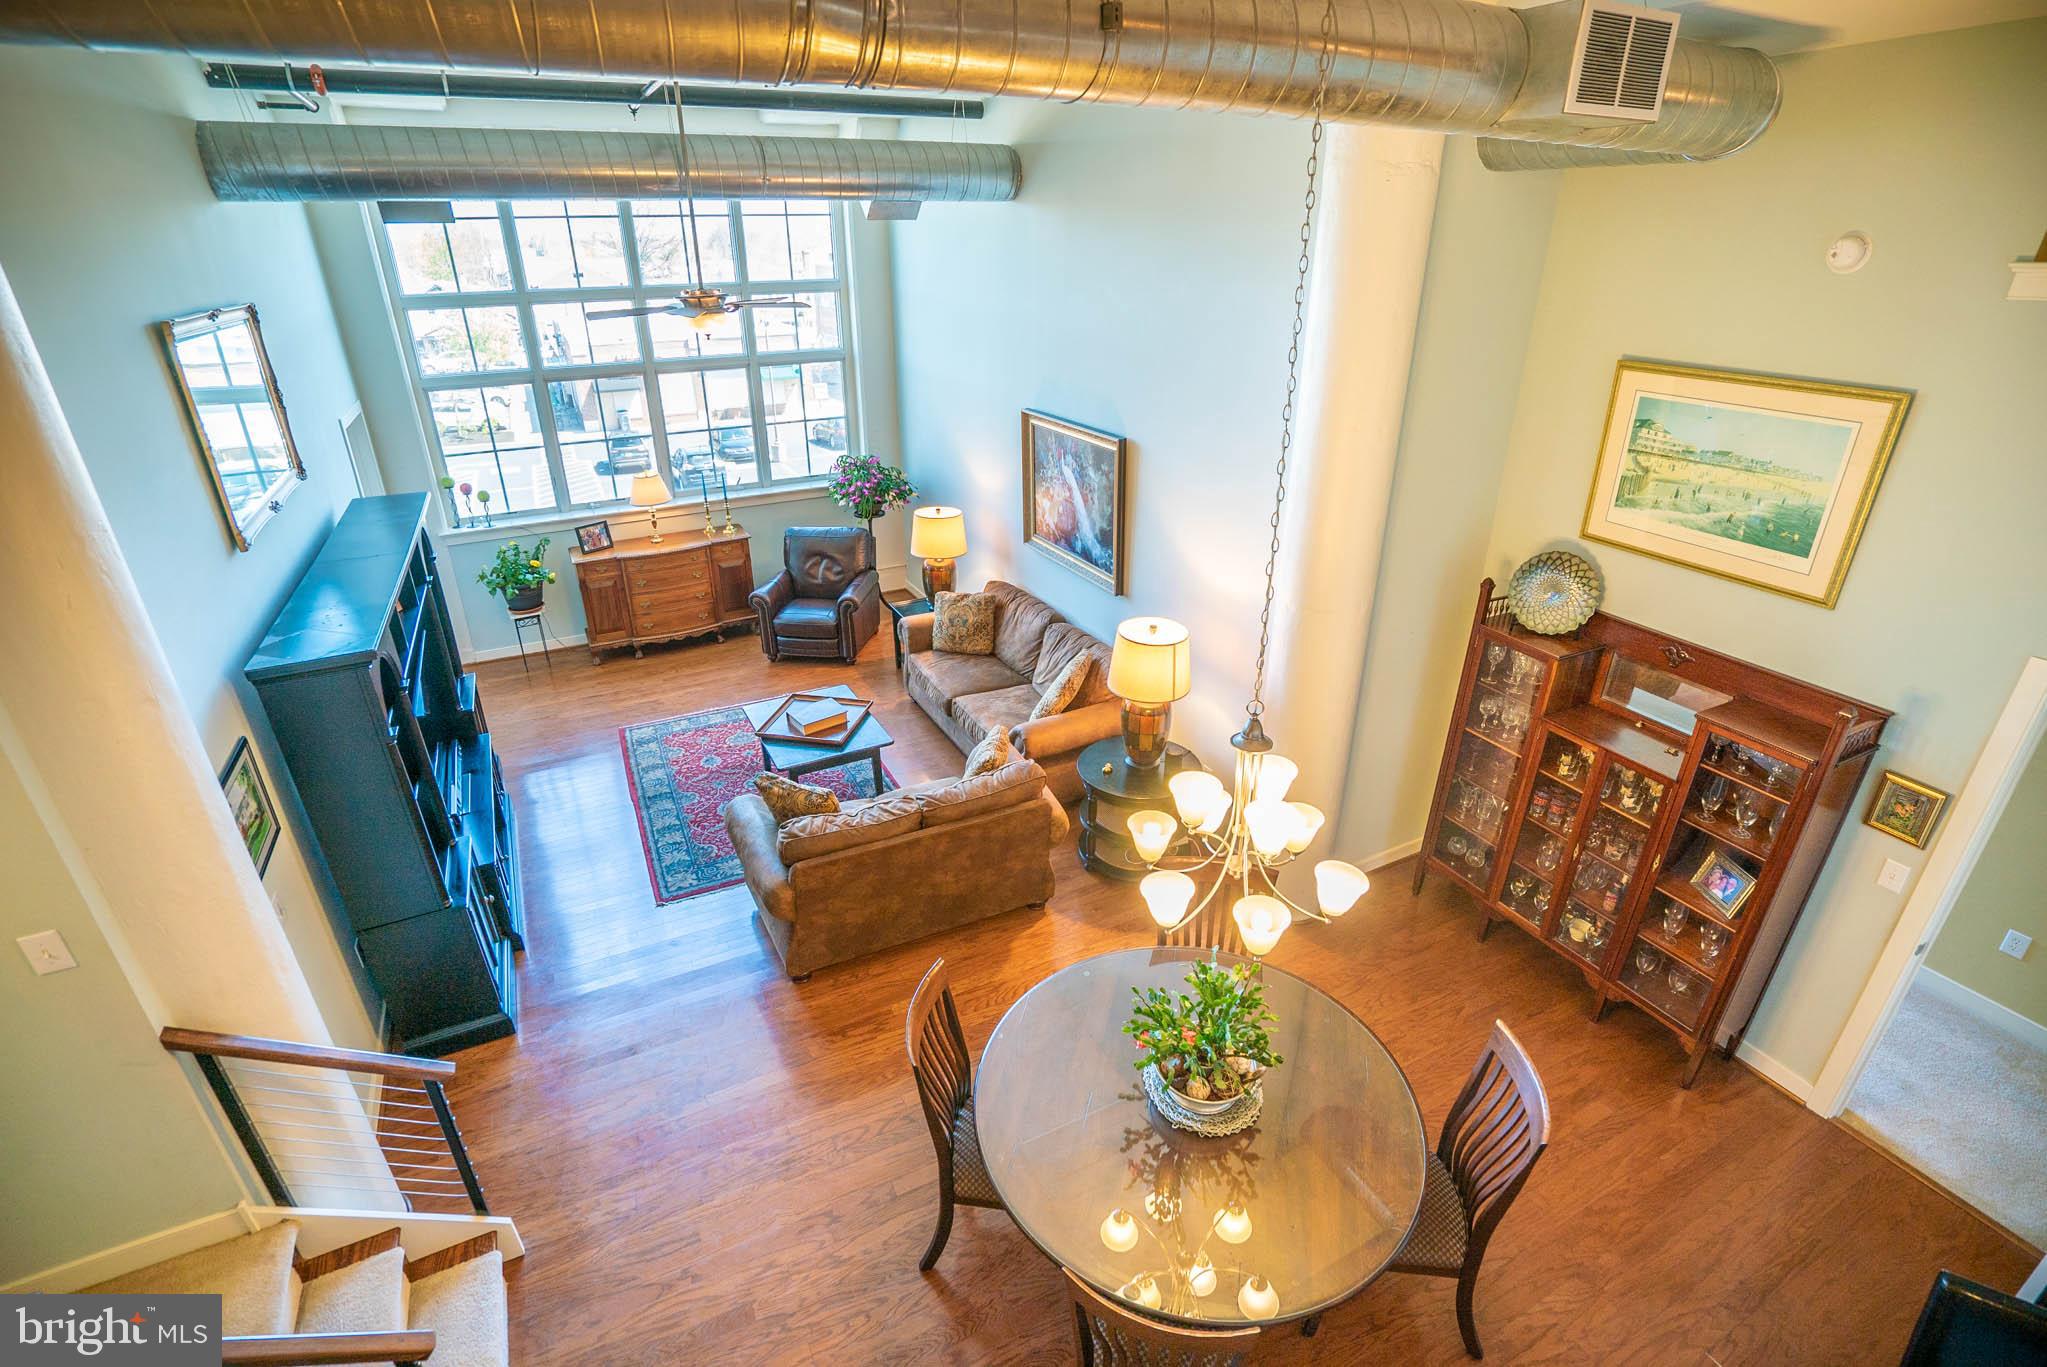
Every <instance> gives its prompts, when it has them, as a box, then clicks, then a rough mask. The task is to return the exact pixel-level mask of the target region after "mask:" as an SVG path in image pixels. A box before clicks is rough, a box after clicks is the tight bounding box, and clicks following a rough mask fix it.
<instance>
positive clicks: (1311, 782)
mask: <svg viewBox="0 0 2047 1367" xmlns="http://www.w3.org/2000/svg"><path fill="white" fill-rule="evenodd" d="M1324 148H1325V151H1324V154H1323V155H1324V158H1325V162H1324V175H1325V176H1326V180H1325V181H1324V185H1323V191H1322V196H1321V202H1320V205H1319V207H1318V209H1317V211H1316V213H1317V223H1316V227H1315V238H1314V244H1313V256H1312V258H1311V272H1312V274H1311V276H1310V280H1309V299H1308V316H1307V330H1306V336H1305V339H1304V341H1303V344H1302V353H1301V360H1302V375H1301V393H1300V399H1299V404H1298V408H1299V412H1298V416H1297V418H1296V426H1297V436H1296V441H1295V448H1294V449H1295V458H1294V462H1293V466H1292V470H1291V473H1290V477H1289V479H1288V492H1287V502H1286V512H1285V516H1284V520H1283V523H1282V531H1283V533H1284V535H1283V538H1282V541H1281V559H1280V563H1279V573H1278V594H1277V598H1276V601H1275V604H1274V608H1273V654H1272V665H1271V680H1270V682H1269V684H1268V685H1267V688H1266V697H1267V703H1268V706H1267V710H1266V730H1267V732H1268V733H1269V734H1270V735H1271V736H1272V739H1273V741H1274V743H1275V744H1276V746H1277V747H1278V749H1279V750H1280V751H1281V752H1282V753H1283V754H1285V755H1286V756H1287V757H1288V758H1289V759H1292V760H1293V761H1294V762H1295V763H1297V764H1299V765H1300V767H1301V772H1300V777H1299V778H1298V779H1297V780H1296V781H1295V783H1294V790H1293V791H1294V796H1295V797H1297V798H1298V799H1300V800H1303V801H1307V802H1312V803H1314V804H1315V805H1316V806H1318V807H1320V808H1322V810H1323V812H1324V814H1325V815H1326V816H1327V818H1328V824H1327V825H1326V826H1325V827H1324V828H1323V830H1324V832H1325V835H1326V834H1330V833H1333V832H1335V831H1336V830H1337V829H1338V827H1339V825H1340V813H1339V812H1338V811H1337V805H1338V803H1340V802H1341V800H1342V794H1343V790H1344V766H1345V764H1346V762H1347V761H1348V760H1349V757H1350V753H1351V733H1352V730H1353V728H1354V726H1355V723H1356V720H1357V709H1358V693H1359V690H1360V688H1361V687H1362V684H1363V679H1364V670H1365V642H1366V636H1367V633H1368V630H1369V628H1370V625H1371V620H1372V595H1373V590H1374V588H1375V586H1376V583H1377V580H1378V575H1379V550H1380V546H1381V543H1382V542H1383V540H1384V538H1385V531H1386V517H1387V509H1388V505H1389V503H1390V501H1391V499H1392V494H1393V467H1394V462H1395V458H1396V456H1397V455H1398V453H1399V448H1400V422H1401V413H1402V410H1403V408H1404V406H1405V403H1406V399H1407V380H1408V369H1409V363H1410V361H1411V360H1412V359H1413V354H1414V330H1415V319H1416V316H1417V315H1418V314H1419V312H1420V310H1421V298H1422V280H1423V275H1424V271H1425V269H1426V267H1427V265H1428V256H1429V229H1430V226H1431V224H1432V223H1433V222H1434V219H1435V212H1436V182H1437V178H1438V175H1439V172H1440V169H1441V163H1442V152H1443V135H1442V134H1440V133H1420V132H1413V131H1410V130H1406V129H1394V128H1374V127H1366V126H1362V125H1356V124H1334V125H1331V126H1330V127H1329V129H1328V131H1327V135H1326V141H1325V142H1324ZM1346 854H1348V855H1349V856H1351V857H1355V856H1356V854H1357V852H1356V851H1341V850H1338V851H1330V850H1328V849H1327V846H1326V841H1318V843H1317V844H1316V845H1315V846H1314V847H1312V848H1311V849H1310V850H1309V853H1308V858H1309V859H1310V860H1313V859H1320V858H1326V857H1332V856H1333V857H1336V858H1343V857H1345V856H1346Z"/></svg>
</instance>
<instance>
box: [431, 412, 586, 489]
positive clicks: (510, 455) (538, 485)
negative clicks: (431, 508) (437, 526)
mask: <svg viewBox="0 0 2047 1367" xmlns="http://www.w3.org/2000/svg"><path fill="white" fill-rule="evenodd" d="M427 399H428V403H429V406H430V407H431V409H432V411H433V415H434V432H435V435H436V436H438V437H439V438H440V442H441V451H442V453H443V454H444V456H445V457H446V461H447V466H448V476H449V478H451V479H453V480H455V481H456V482H457V484H458V485H460V484H463V483H467V484H469V485H470V486H471V487H470V490H469V502H468V505H467V510H468V511H469V512H471V513H475V512H480V511H482V508H483V505H482V504H481V502H480V501H478V500H476V499H475V494H476V493H477V492H478V491H480V490H484V489H488V490H489V491H490V495H491V500H490V504H489V507H490V509H491V511H492V512H509V513H517V512H529V511H532V510H535V509H540V508H552V507H553V506H554V487H553V484H552V483H551V482H550V481H549V478H548V474H547V455H546V452H545V450H544V449H543V448H542V445H541V436H540V422H539V414H538V412H537V411H536V409H535V406H534V401H533V388H532V386H530V385H523V384H521V385H493V386H489V387H485V388H475V389H436V390H432V391H430V392H429V393H428V395H427ZM459 492H460V491H459V489H458V493H459ZM461 502H462V499H460V498H458V499H457V503H458V504H460V503H461Z"/></svg>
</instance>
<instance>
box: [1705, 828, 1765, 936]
mask: <svg viewBox="0 0 2047 1367" xmlns="http://www.w3.org/2000/svg"><path fill="white" fill-rule="evenodd" d="M1691 883H1692V886H1693V887H1694V888H1696V889H1697V890H1698V893H1699V895H1700V896H1701V897H1703V898H1705V899H1706V900H1707V901H1708V902H1711V903H1712V904H1713V907H1714V909H1715V910H1717V911H1718V912H1719V913H1720V914H1721V915H1722V916H1725V917H1726V918H1727V919H1728V920H1730V921H1731V920H1733V919H1734V917H1735V915H1736V913H1738V912H1739V911H1740V910H1741V904H1742V903H1743V902H1746V901H1747V900H1748V895H1749V894H1750V893H1752V892H1754V891H1755V890H1756V876H1755V875H1754V874H1752V873H1750V872H1749V871H1748V870H1747V869H1745V868H1743V867H1742V866H1741V865H1739V864H1737V863H1735V862H1734V860H1733V859H1732V858H1730V857H1729V855H1728V853H1727V851H1725V850H1723V849H1721V848H1720V847H1719V846H1717V845H1716V846H1714V847H1713V848H1711V849H1709V850H1707V851H1706V857H1705V858H1704V859H1702V860H1700V861H1699V867H1698V870H1697V871H1696V872H1695V873H1693V874H1692V878H1691Z"/></svg>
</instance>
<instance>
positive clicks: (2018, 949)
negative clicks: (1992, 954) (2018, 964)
mask: <svg viewBox="0 0 2047 1367" xmlns="http://www.w3.org/2000/svg"><path fill="white" fill-rule="evenodd" d="M2032 947H2033V937H2032V936H2030V935H2027V934H2024V933H2023V932H2021V931H2016V930H2007V931H2006V932H2005V933H2004V939H2002V940H2001V941H1999V942H1998V945H1997V952H1998V953H1999V954H2009V955H2011V956H2012V957H2013V958H2014V959H2023V958H2025V957H2026V951H2027V950H2029V949H2031V948H2032Z"/></svg>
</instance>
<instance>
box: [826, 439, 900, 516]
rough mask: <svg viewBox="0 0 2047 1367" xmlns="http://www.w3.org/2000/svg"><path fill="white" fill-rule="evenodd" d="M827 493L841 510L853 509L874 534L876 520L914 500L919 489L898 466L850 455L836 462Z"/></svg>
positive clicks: (872, 458) (875, 459)
mask: <svg viewBox="0 0 2047 1367" xmlns="http://www.w3.org/2000/svg"><path fill="white" fill-rule="evenodd" d="M825 492H827V493H829V494H830V495H831V499H832V502H834V503H836V504H838V505H839V506H840V507H841V508H850V509H852V511H853V516H855V517H857V518H859V519H860V520H861V521H862V522H865V523H866V524H867V530H868V532H869V533H872V532H873V531H874V519H876V518H877V517H882V516H885V515H886V514H887V512H888V510H889V509H891V508H900V507H902V506H903V505H904V504H906V503H908V502H909V501H910V500H911V499H913V498H915V497H916V496H917V486H916V485H914V484H912V483H910V477H909V476H908V475H906V474H904V473H903V472H902V470H900V469H899V468H897V467H896V466H893V465H884V464H882V462H881V458H880V457H879V456H858V455H854V454H853V453H852V452H850V451H849V452H847V453H846V454H845V455H843V456H840V457H839V458H838V460H837V461H835V462H833V464H832V472H831V481H830V483H828V484H826V485H825Z"/></svg>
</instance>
